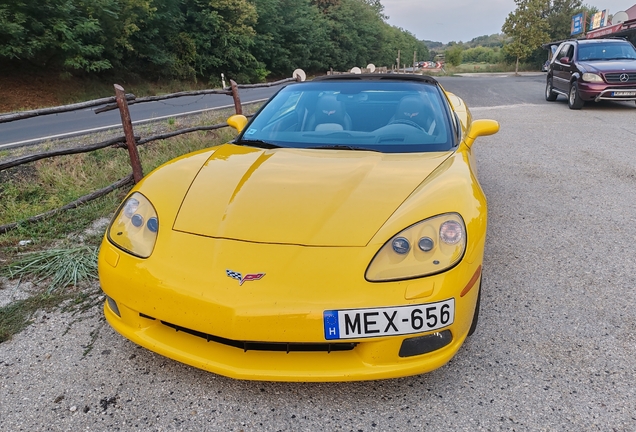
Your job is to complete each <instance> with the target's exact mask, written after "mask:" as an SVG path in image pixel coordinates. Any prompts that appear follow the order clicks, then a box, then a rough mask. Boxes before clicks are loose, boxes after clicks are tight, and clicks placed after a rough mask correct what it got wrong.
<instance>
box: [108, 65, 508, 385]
mask: <svg viewBox="0 0 636 432" xmlns="http://www.w3.org/2000/svg"><path fill="white" fill-rule="evenodd" d="M228 123H229V124H230V125H231V126H233V127H234V128H236V129H237V130H238V131H239V135H238V137H237V138H236V139H235V140H234V141H232V142H230V143H228V144H224V145H220V146H216V147H212V148H209V149H206V150H203V151H198V152H195V153H192V154H189V155H186V156H183V157H180V158H178V159H175V160H173V161H170V162H168V163H167V164H165V165H163V166H162V167H160V168H158V169H157V170H155V171H154V172H152V173H151V174H149V175H148V176H147V177H146V178H144V179H143V180H142V181H141V182H140V183H139V184H137V186H136V187H135V188H134V189H133V190H132V191H131V192H130V194H129V195H128V197H127V198H126V199H125V200H124V202H123V204H122V205H121V207H120V208H119V209H118V210H117V212H116V214H115V217H114V219H113V221H112V222H111V224H110V226H109V228H108V229H107V232H106V235H105V238H104V240H103V243H102V247H101V250H100V254H99V274H100V282H101V285H102V288H103V290H104V292H105V293H106V296H107V297H106V303H105V306H104V311H105V314H106V319H107V320H108V322H109V323H110V324H111V325H112V326H113V328H114V329H115V330H117V331H118V332H119V333H121V334H122V335H124V336H125V337H126V338H128V339H130V340H131V341H133V342H135V343H137V344H139V345H141V346H143V347H146V348H148V349H150V350H152V351H155V352H157V353H159V354H162V355H164V356H167V357H170V358H172V359H175V360H178V361H180V362H183V363H187V364H189V365H192V366H195V367H198V368H201V369H205V370H208V371H211V372H215V373H218V374H222V375H226V376H229V377H233V378H239V379H251V380H272V381H349V380H370V379H383V378H393V377H400V376H405V375H414V374H421V373H424V372H428V371H431V370H433V369H436V368H439V367H440V366H442V365H444V364H445V363H446V362H448V361H449V360H450V359H451V358H452V357H453V355H455V353H456V352H457V350H458V349H459V348H460V346H461V345H462V343H463V341H464V339H465V338H466V337H467V336H468V335H470V334H471V333H472V332H473V331H474V329H475V325H476V323H477V317H478V312H479V298H480V293H481V287H480V281H481V271H482V260H483V253H484V242H485V240H486V219H487V209H486V199H485V197H484V193H483V191H482V189H481V187H480V186H479V183H478V182H477V178H476V174H475V166H474V158H473V154H472V150H471V147H472V145H473V141H474V140H475V138H477V137H478V136H481V135H490V134H493V133H495V132H497V131H498V129H499V125H498V123H497V122H495V121H493V120H472V119H471V115H470V112H469V111H468V109H467V107H466V105H465V104H464V103H463V101H462V100H461V99H460V98H458V97H456V96H454V95H452V94H450V93H446V92H445V91H444V90H443V89H442V88H441V86H440V85H439V84H438V83H437V82H436V81H435V80H434V79H432V78H429V77H425V76H416V75H392V74H384V75H382V74H372V75H337V76H327V77H321V78H316V79H314V80H313V81H311V82H303V83H294V84H291V85H288V86H286V87H285V88H283V89H282V90H280V91H279V92H278V93H277V94H276V95H275V96H273V97H272V98H271V99H270V100H269V101H268V102H267V103H266V104H265V105H264V106H263V107H262V108H261V110H260V111H259V112H258V114H257V115H256V116H254V118H252V119H251V121H249V122H248V121H247V119H246V118H245V117H243V116H232V117H231V118H230V119H228Z"/></svg>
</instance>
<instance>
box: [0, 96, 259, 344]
mask: <svg viewBox="0 0 636 432" xmlns="http://www.w3.org/2000/svg"><path fill="white" fill-rule="evenodd" d="M257 109H258V106H257V105H248V106H246V109H245V110H246V111H247V113H248V114H249V113H251V112H254V111H256V110H257ZM231 114H232V112H231V111H230V110H222V111H212V112H208V113H203V114H200V115H199V116H197V117H196V118H187V119H186V118H176V119H175V118H170V119H166V120H164V121H161V122H157V123H155V124H150V125H145V126H144V129H142V128H141V127H140V128H137V130H136V132H137V133H141V134H142V136H148V135H150V134H153V133H156V132H157V131H159V132H162V131H165V130H175V129H180V128H184V127H191V126H195V125H199V124H210V125H211V124H219V123H223V122H224V121H225V120H226V118H227V117H228V116H229V115H231ZM142 130H143V132H142ZM234 136H235V131H234V130H233V129H231V128H223V129H218V130H214V131H207V132H195V133H190V134H186V135H180V136H177V137H174V138H171V139H167V140H162V141H155V142H151V143H148V144H146V145H144V146H140V147H139V153H140V158H141V161H142V164H143V168H144V173H149V172H150V171H151V170H153V169H154V168H156V167H158V166H159V165H161V164H163V163H164V162H167V161H169V160H171V159H173V158H175V157H178V156H181V155H183V154H186V153H189V152H192V151H196V150H199V149H203V148H207V147H211V146H214V145H218V144H222V143H224V142H227V141H229V140H231V139H232V138H233V137H234ZM14 156H15V154H12V153H10V154H5V155H3V156H0V159H8V158H11V157H14ZM130 171H131V168H130V162H129V160H128V155H127V152H126V150H125V149H115V148H106V149H102V150H97V151H94V152H90V153H84V154H77V155H68V156H60V157H57V158H51V159H44V160H41V161H37V162H34V163H31V164H27V165H22V166H18V167H15V168H11V169H9V170H5V171H1V172H0V201H1V202H2V203H3V205H2V206H0V225H3V224H7V223H11V222H16V221H21V220H24V219H26V218H28V217H31V216H34V215H36V214H39V213H43V212H45V211H48V210H52V209H55V208H59V207H61V206H62V205H64V204H67V203H68V202H71V201H73V200H75V199H77V198H78V197H80V196H83V195H86V194H88V193H91V192H93V191H94V190H96V189H100V188H103V187H105V186H107V185H109V184H111V183H113V182H115V181H117V180H119V179H120V178H122V177H125V176H126V175H128V174H130ZM127 191H128V189H124V190H118V191H115V192H113V193H110V194H108V195H106V196H104V197H101V198H98V199H97V200H94V201H91V202H89V203H87V204H84V205H82V206H80V207H78V208H75V209H72V210H68V211H64V212H61V213H58V214H56V215H54V216H52V217H49V218H46V219H44V220H42V221H39V222H35V223H23V224H20V225H19V226H18V227H17V229H15V230H11V231H8V232H7V233H4V234H0V298H1V296H2V294H3V293H2V291H3V290H7V291H5V292H8V291H11V290H21V289H22V288H20V286H19V285H20V284H27V283H28V285H29V288H28V290H27V291H28V292H27V296H26V298H21V299H20V300H18V301H14V302H11V303H8V304H5V305H4V306H1V307H0V342H2V341H5V340H7V339H9V338H10V337H11V336H12V335H13V334H15V333H16V332H18V331H20V330H22V329H23V328H24V327H25V326H26V325H28V323H29V322H30V320H31V319H32V316H33V313H34V312H36V311H37V310H41V309H46V308H54V307H57V306H59V305H60V304H64V305H68V304H69V302H70V303H74V302H75V303H78V302H80V303H81V302H92V303H95V302H96V300H95V299H96V297H99V296H100V291H99V289H98V288H97V287H96V286H95V284H94V283H92V282H95V280H96V278H97V267H96V256H97V250H98V247H99V245H100V243H101V240H102V237H103V235H104V231H105V228H106V226H107V224H108V220H109V219H110V217H111V216H112V214H113V212H114V211H115V209H116V208H117V206H118V205H119V203H120V202H121V200H122V199H123V197H124V196H125V194H126V193H127ZM96 221H97V222H99V223H96ZM23 288H24V289H26V285H24V286H23ZM80 309H81V308H80Z"/></svg>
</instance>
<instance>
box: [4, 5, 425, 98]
mask: <svg viewBox="0 0 636 432" xmlns="http://www.w3.org/2000/svg"><path fill="white" fill-rule="evenodd" d="M398 49H402V50H404V52H411V53H412V52H413V51H414V50H417V51H418V52H419V53H420V54H422V57H423V58H426V57H427V55H428V53H427V48H426V45H425V44H424V43H423V42H421V41H419V40H417V39H416V38H415V36H413V35H412V34H411V33H409V32H408V31H406V30H403V29H400V28H397V27H394V26H391V25H389V24H388V23H387V22H386V16H385V15H384V14H383V6H382V4H381V2H380V0H284V1H280V0H214V1H207V2H205V1H200V0H105V1H100V2H86V1H82V0H38V1H33V0H25V1H20V2H2V3H0V63H2V64H4V65H5V66H7V67H9V66H12V67H14V68H16V69H18V70H22V69H25V68H30V69H36V70H46V71H49V72H53V71H57V73H58V74H59V75H61V76H69V75H75V76H97V77H101V78H105V77H112V76H118V77H143V78H144V79H148V80H159V79H161V80H167V81H170V80H191V81H195V82H198V81H203V82H206V83H210V84H211V85H213V86H218V85H219V84H220V83H221V77H220V74H221V73H224V74H225V75H226V76H227V77H229V78H233V79H234V80H236V81H237V82H240V83H249V82H258V81H262V80H264V79H265V78H266V77H268V76H270V75H271V76H274V77H276V76H281V75H282V76H285V77H288V76H291V72H292V71H293V70H294V69H296V68H303V69H305V70H307V71H309V72H312V71H321V72H322V73H324V71H326V70H328V69H329V68H330V67H333V68H334V69H335V70H345V69H350V68H351V67H353V66H362V67H364V66H366V65H367V64H368V63H377V64H379V65H380V64H382V65H389V64H392V63H393V61H394V59H395V53H396V52H397V50H398Z"/></svg>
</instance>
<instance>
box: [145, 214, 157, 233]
mask: <svg viewBox="0 0 636 432" xmlns="http://www.w3.org/2000/svg"><path fill="white" fill-rule="evenodd" d="M146 226H147V227H148V229H149V230H150V232H153V233H156V232H157V231H159V220H157V218H156V217H151V218H150V219H148V222H147V223H146Z"/></svg>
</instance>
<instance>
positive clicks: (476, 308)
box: [468, 276, 481, 336]
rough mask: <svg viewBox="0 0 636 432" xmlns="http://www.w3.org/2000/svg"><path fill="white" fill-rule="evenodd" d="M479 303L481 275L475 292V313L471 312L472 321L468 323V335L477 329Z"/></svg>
mask: <svg viewBox="0 0 636 432" xmlns="http://www.w3.org/2000/svg"><path fill="white" fill-rule="evenodd" d="M480 304H481V276H480V277H479V293H478V294H477V304H476V305H475V313H474V314H473V322H472V323H471V324H470V329H469V330H468V336H471V335H472V334H473V333H475V330H477V321H479V305H480Z"/></svg>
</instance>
